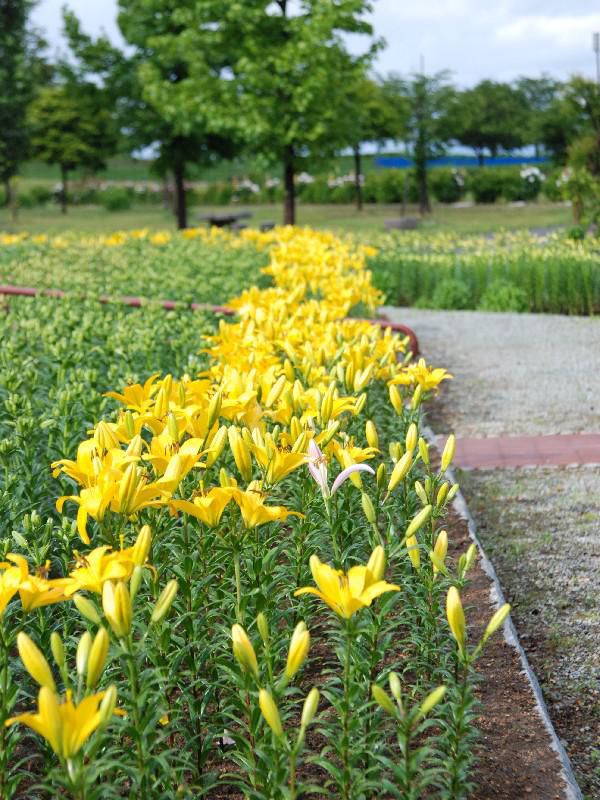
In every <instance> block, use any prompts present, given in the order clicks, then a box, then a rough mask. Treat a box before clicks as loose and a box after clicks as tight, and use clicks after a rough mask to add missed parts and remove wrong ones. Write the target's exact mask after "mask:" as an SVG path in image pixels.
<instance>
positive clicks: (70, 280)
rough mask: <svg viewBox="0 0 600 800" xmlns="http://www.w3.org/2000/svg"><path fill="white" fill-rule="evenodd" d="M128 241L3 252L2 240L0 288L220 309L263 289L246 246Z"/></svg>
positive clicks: (45, 244)
mask: <svg viewBox="0 0 600 800" xmlns="http://www.w3.org/2000/svg"><path fill="white" fill-rule="evenodd" d="M133 233H134V235H132V234H131V232H130V233H129V234H125V233H123V234H121V233H118V232H117V233H115V234H113V235H111V236H99V237H93V236H90V237H75V236H68V235H66V236H57V237H47V236H41V237H30V238H28V239H19V238H18V237H17V239H16V240H15V241H13V239H12V238H10V237H8V238H7V239H6V241H8V242H11V243H10V244H9V245H6V246H4V247H3V246H2V244H1V242H2V237H1V236H0V282H1V283H9V284H16V285H20V286H23V285H25V286H33V287H36V288H39V289H52V288H54V289H62V290H63V291H67V292H69V293H71V294H73V295H75V296H89V297H97V296H98V295H108V296H111V297H119V296H122V295H138V296H141V297H144V298H149V299H154V300H179V301H181V302H182V303H188V302H192V301H195V302H199V303H223V302H225V301H226V300H228V299H229V298H230V297H232V296H233V295H234V294H236V293H237V292H238V291H239V290H240V289H241V288H243V287H245V286H250V285H252V284H253V283H258V284H259V285H263V284H264V283H265V279H264V278H263V277H262V276H261V273H260V269H261V267H263V266H264V265H265V264H266V260H265V256H264V254H262V253H260V252H258V251H257V250H256V248H255V247H254V246H253V245H252V244H250V243H244V242H240V241H236V242H234V243H233V245H232V246H229V244H228V242H224V243H223V245H222V246H218V245H219V241H218V240H217V243H216V245H215V243H214V241H213V239H212V238H211V237H208V240H205V239H203V238H202V237H201V236H196V237H194V238H186V236H182V235H171V234H170V233H158V234H154V235H151V234H149V233H148V232H146V231H138V232H133ZM140 265H143V266H142V267H140Z"/></svg>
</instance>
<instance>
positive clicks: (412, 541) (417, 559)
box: [406, 536, 421, 570]
mask: <svg viewBox="0 0 600 800" xmlns="http://www.w3.org/2000/svg"><path fill="white" fill-rule="evenodd" d="M406 549H407V551H408V557H409V558H410V560H411V563H412V565H413V567H414V568H415V569H416V570H419V569H421V552H420V550H419V543H418V541H417V537H416V536H409V537H408V539H407V540H406Z"/></svg>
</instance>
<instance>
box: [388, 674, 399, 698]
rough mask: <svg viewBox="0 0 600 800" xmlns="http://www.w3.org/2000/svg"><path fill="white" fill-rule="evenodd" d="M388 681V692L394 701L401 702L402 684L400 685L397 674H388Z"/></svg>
mask: <svg viewBox="0 0 600 800" xmlns="http://www.w3.org/2000/svg"><path fill="white" fill-rule="evenodd" d="M388 681H389V684H390V692H391V693H392V696H393V698H394V700H397V701H398V702H399V703H400V702H402V684H401V683H400V678H399V677H398V673H397V672H390V676H389V678H388Z"/></svg>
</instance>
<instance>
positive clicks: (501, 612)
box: [481, 603, 510, 644]
mask: <svg viewBox="0 0 600 800" xmlns="http://www.w3.org/2000/svg"><path fill="white" fill-rule="evenodd" d="M509 614H510V604H509V603H505V604H504V605H503V606H502V607H501V608H499V609H498V611H496V613H495V614H494V616H493V617H492V618H491V620H490V621H489V622H488V624H487V628H486V629H485V633H484V634H483V638H482V640H481V643H482V644H485V642H487V640H488V639H489V638H490V636H492V634H494V633H496V631H497V630H498V629H499V628H501V627H502V626H503V625H504V622H505V620H506V618H507V617H508V615H509Z"/></svg>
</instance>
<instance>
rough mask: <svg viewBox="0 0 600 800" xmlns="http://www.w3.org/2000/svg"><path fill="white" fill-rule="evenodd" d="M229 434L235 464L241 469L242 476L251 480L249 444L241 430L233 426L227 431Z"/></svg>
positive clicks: (246, 479)
mask: <svg viewBox="0 0 600 800" xmlns="http://www.w3.org/2000/svg"><path fill="white" fill-rule="evenodd" d="M227 433H228V436H229V447H230V448H231V452H232V454H233V459H234V461H235V465H236V467H237V468H238V470H239V471H240V474H241V476H242V478H243V479H244V480H245V481H249V480H250V479H251V478H252V459H251V457H250V450H249V449H248V445H247V444H246V442H244V440H243V438H242V436H241V435H240V432H239V431H238V430H237V428H234V427H233V426H232V427H230V428H229V429H228V431H227Z"/></svg>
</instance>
